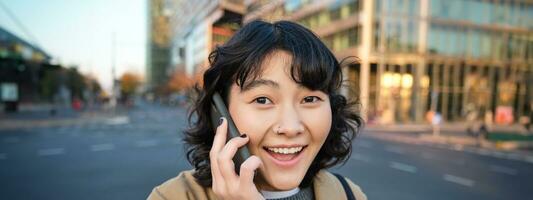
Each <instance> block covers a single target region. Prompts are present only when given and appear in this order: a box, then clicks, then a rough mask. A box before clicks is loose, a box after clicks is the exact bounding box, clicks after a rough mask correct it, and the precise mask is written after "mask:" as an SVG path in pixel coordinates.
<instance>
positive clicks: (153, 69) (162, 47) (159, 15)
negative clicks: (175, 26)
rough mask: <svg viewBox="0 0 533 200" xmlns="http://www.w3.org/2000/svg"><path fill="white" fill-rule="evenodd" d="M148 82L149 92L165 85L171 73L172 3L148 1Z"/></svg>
mask: <svg viewBox="0 0 533 200" xmlns="http://www.w3.org/2000/svg"><path fill="white" fill-rule="evenodd" d="M147 2H148V6H147V7H148V34H147V36H148V40H147V41H148V44H147V56H146V62H147V63H146V81H147V86H148V89H149V90H152V89H154V88H157V87H158V86H161V85H164V84H165V83H166V81H167V80H168V78H169V76H170V71H171V69H170V68H171V63H170V61H171V60H170V59H171V44H172V43H171V42H172V38H171V36H172V31H171V25H170V16H171V14H172V10H171V7H172V1H168V0H148V1H147Z"/></svg>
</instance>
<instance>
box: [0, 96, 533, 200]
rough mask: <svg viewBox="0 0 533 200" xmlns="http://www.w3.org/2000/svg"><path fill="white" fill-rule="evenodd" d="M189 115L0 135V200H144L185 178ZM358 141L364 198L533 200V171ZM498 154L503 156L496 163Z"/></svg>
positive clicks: (345, 169)
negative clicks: (184, 132) (184, 140)
mask: <svg viewBox="0 0 533 200" xmlns="http://www.w3.org/2000/svg"><path fill="white" fill-rule="evenodd" d="M186 125H187V120H186V110H185V109H184V108H181V107H166V106H159V105H151V104H142V105H140V106H139V107H136V108H133V109H131V110H129V111H127V112H118V113H117V115H115V116H104V115H103V117H97V118H90V119H86V120H80V121H79V122H76V123H66V124H63V125H61V124H59V125H58V124H54V126H36V127H32V126H31V125H29V126H27V127H26V128H18V129H5V128H2V127H0V184H1V185H2V187H0V198H1V199H145V198H146V197H147V196H148V194H149V193H150V192H151V190H152V188H153V187H154V186H156V185H158V184H160V183H162V182H163V181H165V180H167V179H169V178H171V177H174V176H176V175H177V174H178V173H179V172H180V171H182V170H186V169H190V165H189V164H188V162H187V161H186V159H185V156H184V153H183V152H184V151H183V148H182V146H183V145H182V142H181V139H180V138H181V135H180V132H181V131H180V130H182V129H184V128H185V127H186ZM371 134H373V132H364V133H363V134H362V135H360V137H358V138H357V139H356V141H355V142H354V145H355V147H354V151H353V154H352V156H351V158H350V159H349V161H348V162H347V163H346V164H345V165H344V166H342V167H337V168H334V169H332V171H335V172H339V173H340V174H343V175H344V176H347V177H349V178H350V179H351V180H352V181H354V182H355V183H356V184H358V185H360V186H361V188H362V189H363V191H364V192H365V193H366V195H367V196H368V197H369V199H372V200H374V199H377V200H380V199H396V200H413V199H442V200H445V199H488V200H491V199H533V190H531V188H533V164H532V163H531V162H525V161H522V160H517V159H509V158H506V157H505V156H494V153H490V152H484V151H474V150H472V151H469V150H468V149H466V148H465V149H453V148H447V147H445V146H442V145H428V144H413V143H403V142H393V141H390V140H386V139H381V138H378V137H374V136H371ZM496 155H499V154H496Z"/></svg>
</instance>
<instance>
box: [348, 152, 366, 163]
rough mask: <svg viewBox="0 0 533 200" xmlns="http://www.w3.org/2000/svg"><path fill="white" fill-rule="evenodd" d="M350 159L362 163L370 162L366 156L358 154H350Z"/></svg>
mask: <svg viewBox="0 0 533 200" xmlns="http://www.w3.org/2000/svg"><path fill="white" fill-rule="evenodd" d="M350 159H354V160H358V161H363V162H366V163H369V162H370V158H369V157H368V156H364V155H362V154H360V153H352V157H351V158H350Z"/></svg>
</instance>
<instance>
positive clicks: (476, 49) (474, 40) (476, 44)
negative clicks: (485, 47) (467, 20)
mask: <svg viewBox="0 0 533 200" xmlns="http://www.w3.org/2000/svg"><path fill="white" fill-rule="evenodd" d="M470 33H471V34H470V36H471V37H470V40H471V43H470V44H471V45H470V51H471V53H472V57H473V58H479V56H480V54H481V52H480V46H481V41H480V36H479V31H471V32H470Z"/></svg>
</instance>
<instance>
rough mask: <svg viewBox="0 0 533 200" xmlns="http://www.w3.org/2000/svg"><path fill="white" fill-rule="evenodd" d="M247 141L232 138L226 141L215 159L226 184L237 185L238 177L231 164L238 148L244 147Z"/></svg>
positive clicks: (245, 139)
mask: <svg viewBox="0 0 533 200" xmlns="http://www.w3.org/2000/svg"><path fill="white" fill-rule="evenodd" d="M248 140H249V139H248V137H244V138H243V137H235V138H232V139H231V140H229V141H228V143H227V144H226V146H224V148H223V149H222V151H220V154H219V155H218V157H217V161H218V167H219V169H220V173H221V174H222V177H224V180H225V181H226V183H234V184H236V183H237V182H236V181H238V177H237V174H236V173H235V164H234V163H233V157H234V156H235V153H237V150H238V149H239V147H241V146H244V145H246V143H247V142H248ZM228 186H229V184H228Z"/></svg>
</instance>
